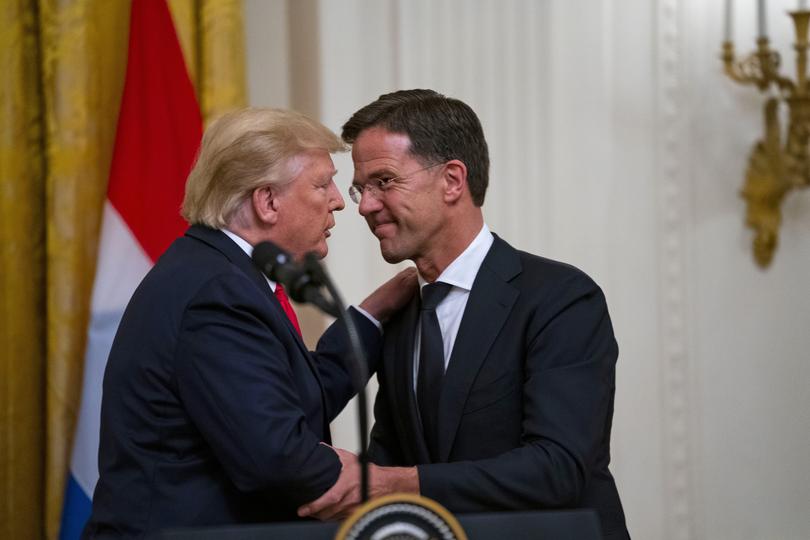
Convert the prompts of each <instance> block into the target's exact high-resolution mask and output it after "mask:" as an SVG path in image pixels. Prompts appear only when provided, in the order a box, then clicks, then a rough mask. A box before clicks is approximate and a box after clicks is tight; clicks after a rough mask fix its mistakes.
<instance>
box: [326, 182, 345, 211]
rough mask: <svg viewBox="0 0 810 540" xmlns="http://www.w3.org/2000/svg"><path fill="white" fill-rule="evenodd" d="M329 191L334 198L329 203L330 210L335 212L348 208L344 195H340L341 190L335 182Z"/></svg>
mask: <svg viewBox="0 0 810 540" xmlns="http://www.w3.org/2000/svg"><path fill="white" fill-rule="evenodd" d="M329 190H330V191H331V192H332V196H331V198H330V201H329V203H330V204H329V210H330V211H332V212H335V211H340V210H343V209H344V208H346V203H345V202H344V201H343V195H341V194H340V190H339V189H338V187H337V185H335V183H334V182H332V185H331V186H330V187H329Z"/></svg>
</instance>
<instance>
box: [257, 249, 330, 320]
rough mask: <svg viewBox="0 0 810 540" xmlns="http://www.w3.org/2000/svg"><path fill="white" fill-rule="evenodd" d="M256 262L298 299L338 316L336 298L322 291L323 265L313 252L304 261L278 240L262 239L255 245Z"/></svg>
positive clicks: (297, 300)
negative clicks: (333, 299) (332, 298)
mask: <svg viewBox="0 0 810 540" xmlns="http://www.w3.org/2000/svg"><path fill="white" fill-rule="evenodd" d="M253 262H254V263H255V264H256V266H258V267H259V270H261V271H262V273H264V275H266V276H267V277H269V278H270V279H272V280H273V281H275V282H277V283H281V284H282V285H283V286H284V288H285V289H286V290H287V294H288V295H289V297H290V298H292V299H293V300H295V301H296V302H299V303H309V304H315V305H316V306H318V307H319V308H321V309H322V310H324V311H325V312H326V313H328V314H329V315H332V316H333V317H337V316H338V309H337V306H335V304H334V302H330V301H329V300H327V299H326V298H325V297H324V296H323V294H321V291H320V289H321V287H323V285H324V280H323V269H322V268H321V265H320V263H318V259H317V257H316V256H315V255H314V254H313V253H307V254H306V255H305V256H304V263H303V264H299V263H297V262H295V260H293V258H292V256H291V255H290V254H289V253H287V252H286V251H284V250H283V249H281V248H280V247H278V246H277V245H275V244H274V243H272V242H260V243H258V244H256V246H255V247H254V248H253Z"/></svg>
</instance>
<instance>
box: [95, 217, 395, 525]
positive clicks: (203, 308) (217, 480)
mask: <svg viewBox="0 0 810 540" xmlns="http://www.w3.org/2000/svg"><path fill="white" fill-rule="evenodd" d="M352 316H354V317H355V319H356V322H357V324H358V326H359V328H360V332H361V338H362V340H363V341H364V344H365V346H366V348H367V353H368V356H369V358H370V362H371V365H370V366H369V368H370V370H371V371H373V369H374V368H375V365H374V361H375V359H376V358H378V357H379V347H380V342H381V338H380V335H379V331H378V330H377V328H375V327H374V325H373V324H372V323H371V322H369V321H368V319H366V318H365V317H363V316H362V315H360V314H359V313H357V312H353V313H352ZM344 335H345V333H344V332H343V331H342V330H341V329H340V328H337V327H336V326H335V325H333V326H332V327H331V328H330V329H328V330H327V331H326V332H325V333H324V335H323V337H322V338H321V340H320V342H319V344H318V347H317V351H316V352H314V353H310V352H309V351H307V349H306V347H305V345H304V343H303V342H302V341H301V338H300V336H299V335H298V333H297V332H296V331H295V329H294V328H293V327H292V325H291V323H290V321H289V320H288V319H287V317H286V316H285V314H284V312H283V311H282V308H281V306H280V305H279V303H278V301H277V300H276V298H275V296H274V295H273V293H272V291H271V289H270V286H269V284H268V283H267V281H266V280H265V278H264V276H262V275H261V274H260V273H259V271H258V270H257V269H256V268H255V267H254V266H253V264H252V262H251V260H250V258H249V257H248V256H247V255H246V254H245V252H244V251H242V250H241V249H240V248H239V247H238V246H237V245H236V244H235V243H234V242H233V241H232V240H231V239H230V238H228V237H227V236H226V235H225V234H224V233H222V232H221V231H217V230H213V229H208V228H205V227H199V226H193V227H191V228H190V229H189V230H188V231H187V232H186V234H185V236H184V237H182V238H179V239H177V240H176V241H175V242H174V243H173V244H172V245H171V247H169V249H168V250H167V251H166V252H165V253H164V254H163V256H162V257H161V258H160V259H159V260H158V262H157V263H156V264H155V266H154V268H152V270H151V271H150V272H149V273H148V275H147V276H146V277H145V278H144V280H143V282H142V283H141V284H140V285H139V286H138V289H137V290H136V291H135V294H134V295H133V297H132V299H131V300H130V303H129V305H128V306H127V309H126V311H125V313H124V316H123V319H122V321H121V325H120V327H119V329H118V333H117V334H116V337H115V341H114V342H113V346H112V350H111V352H110V356H109V360H108V362H107V368H106V371H105V375H104V394H103V399H102V406H101V440H100V448H99V472H100V478H99V481H98V484H97V485H96V489H95V493H94V496H93V513H92V516H91V519H90V521H89V523H88V525H87V527H86V528H85V531H84V536H85V537H90V538H100V537H107V536H109V537H120V536H142V535H143V534H144V533H145V532H147V531H154V530H160V529H164V528H167V527H180V526H200V525H215V524H216V525H221V524H230V523H248V522H259V521H265V522H266V521H276V520H289V519H295V518H296V515H295V510H296V508H297V507H298V506H299V505H301V504H303V503H305V502H308V501H311V500H313V499H315V498H317V497H319V496H320V495H321V494H323V493H324V492H325V491H326V490H327V489H328V488H329V487H331V486H332V484H334V482H335V481H336V480H337V478H338V475H339V473H340V461H339V459H338V457H337V455H336V454H335V453H334V452H333V451H332V450H331V449H329V448H327V447H326V446H324V445H322V444H320V442H321V441H326V442H328V441H329V440H330V439H329V422H330V421H331V420H332V419H333V418H334V417H335V416H336V415H337V414H338V412H340V410H341V409H342V408H343V406H344V405H345V404H346V402H347V401H348V400H349V399H350V397H351V396H352V395H353V394H354V393H355V391H356V389H355V388H354V386H353V385H352V383H351V380H350V374H349V371H348V369H347V366H346V365H345V364H344V360H345V359H346V358H347V357H348V340H347V339H345V337H344Z"/></svg>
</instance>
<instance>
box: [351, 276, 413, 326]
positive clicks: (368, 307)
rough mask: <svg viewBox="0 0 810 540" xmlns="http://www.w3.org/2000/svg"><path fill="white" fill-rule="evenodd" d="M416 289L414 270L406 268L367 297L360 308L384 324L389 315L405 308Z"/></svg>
mask: <svg viewBox="0 0 810 540" xmlns="http://www.w3.org/2000/svg"><path fill="white" fill-rule="evenodd" d="M418 289H419V281H418V280H417V278H416V268H413V267H411V268H406V269H405V270H403V271H401V272H399V273H398V274H397V275H395V276H394V277H392V278H391V279H389V280H388V281H386V282H385V283H383V284H382V285H380V286H379V287H378V288H377V290H376V291H374V292H373V293H371V294H370V295H368V297H367V298H366V299H365V300H363V301H362V302H361V303H360V307H361V308H363V309H364V310H365V311H366V312H367V313H368V314H369V315H371V316H372V317H374V318H375V319H377V320H378V321H380V322H385V321H386V320H387V319H388V318H389V317H390V316H391V315H393V314H394V313H396V312H397V311H399V310H400V309H402V308H403V307H405V304H407V303H408V302H409V301H410V299H411V298H412V297H413V295H414V294H416V292H417V290H418Z"/></svg>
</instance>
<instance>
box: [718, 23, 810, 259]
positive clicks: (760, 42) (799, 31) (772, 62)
mask: <svg viewBox="0 0 810 540" xmlns="http://www.w3.org/2000/svg"><path fill="white" fill-rule="evenodd" d="M789 15H790V17H791V18H792V19H793V26H794V29H795V33H796V43H795V45H794V48H795V49H796V79H795V80H791V79H789V78H787V77H784V76H782V75H780V73H779V67H780V64H781V56H780V54H779V52H778V51H775V50H773V49H771V48H770V45H769V40H768V38H767V37H765V36H764V35H763V36H760V37H759V38H757V41H756V50H755V51H754V52H753V53H751V54H749V55H748V56H746V57H744V58H743V59H742V60H736V59H735V55H734V45H733V43H732V42H731V41H725V42H723V49H722V54H721V58H722V60H723V65H724V70H725V74H726V75H727V76H728V77H729V78H731V79H732V80H733V81H735V82H737V83H740V84H745V85H753V86H756V87H757V88H758V89H759V90H760V92H773V93H774V94H775V95H774V96H773V97H770V98H768V99H767V100H766V102H765V106H764V111H763V114H764V130H765V134H764V136H763V138H762V139H760V140H759V141H757V142H756V143H755V144H754V146H753V148H752V149H751V154H750V155H749V158H748V167H747V170H746V173H745V184H744V185H743V188H742V190H741V191H740V195H741V196H742V197H743V198H744V199H745V201H746V206H747V208H746V225H748V226H749V227H750V228H752V229H753V230H754V239H753V246H752V247H753V252H754V259H755V260H756V262H757V264H758V265H759V266H761V267H763V268H765V267H767V266H769V265H770V264H771V262H772V261H773V256H774V253H775V252H776V249H777V247H778V245H779V227H780V226H781V223H782V203H783V201H784V199H785V196H786V195H787V194H788V193H790V191H792V190H794V189H798V188H804V187H807V186H808V185H810V86H808V77H807V61H808V57H807V51H808V40H807V38H808V24H810V11H806V10H800V11H793V12H789ZM728 24H730V23H728V22H727V25H728ZM763 30H764V29H763ZM727 32H730V30H728V29H727ZM780 107H784V108H786V111H787V118H788V126H787V136H786V137H785V138H784V140H782V139H783V138H782V135H781V132H782V127H781V126H780V122H779V109H780Z"/></svg>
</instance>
